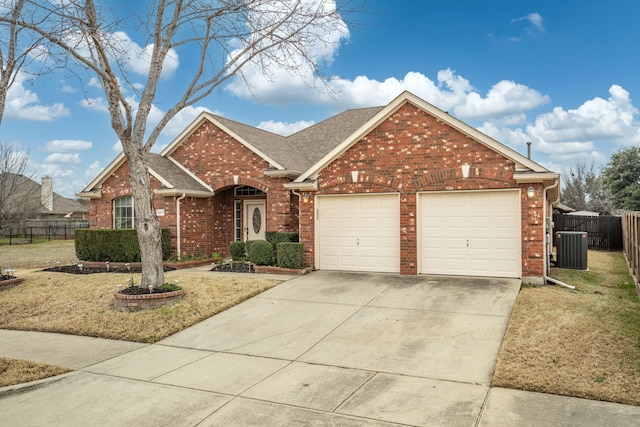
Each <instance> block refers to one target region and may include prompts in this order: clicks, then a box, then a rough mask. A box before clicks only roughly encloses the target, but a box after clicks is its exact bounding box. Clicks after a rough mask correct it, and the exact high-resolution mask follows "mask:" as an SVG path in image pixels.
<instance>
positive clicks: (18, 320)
mask: <svg viewBox="0 0 640 427" xmlns="http://www.w3.org/2000/svg"><path fill="white" fill-rule="evenodd" d="M46 260H60V261H61V262H62V264H63V265H67V264H74V263H75V262H77V260H76V258H75V249H74V245H73V241H66V242H51V243H42V244H35V245H19V246H18V245H16V246H2V248H1V249H0V266H1V267H2V268H7V267H12V268H15V269H16V275H18V276H19V277H22V278H24V282H22V283H20V284H19V285H17V286H14V287H12V288H9V289H5V290H2V291H0V328H3V329H15V330H31V331H43V332H59V333H64V334H73V335H85V336H94V337H102V338H112V339H120V340H129V341H138V342H147V343H151V342H156V341H158V340H160V339H162V338H165V337H167V336H169V335H172V334H174V333H176V332H178V331H180V330H182V329H184V328H186V327H188V326H191V325H193V324H195V323H197V322H199V321H201V320H204V319H206V318H208V317H211V316H213V315H214V314H216V313H219V312H221V311H223V310H226V309H227V308H229V307H232V306H234V305H236V304H238V303H240V302H242V301H244V300H246V299H247V298H250V297H252V296H254V295H256V294H259V293H260V292H263V291H265V290H267V289H269V288H271V287H273V286H275V285H277V284H278V283H280V282H281V281H280V280H277V278H275V277H274V279H273V280H266V279H262V278H256V277H255V276H251V275H246V276H231V275H223V274H218V273H210V272H207V271H198V272H194V271H192V270H177V271H172V272H169V273H168V274H167V282H169V283H173V281H174V280H176V279H178V280H180V286H181V287H182V288H183V290H184V298H183V299H182V301H180V302H178V303H176V304H173V305H170V306H165V307H161V308H158V309H154V310H147V311H139V312H135V313H121V312H118V311H115V309H114V308H113V293H114V292H115V290H116V285H117V284H118V283H122V284H126V283H127V279H129V278H130V277H133V279H134V281H135V282H136V283H140V275H139V274H138V275H136V274H134V275H129V274H117V273H104V274H91V275H84V274H82V275H76V274H65V273H57V272H45V271H42V270H33V267H44V266H45V261H46ZM125 286H126V285H125ZM62 372H66V370H61V368H58V367H50V366H48V365H39V364H35V363H31V362H25V361H17V360H14V359H0V387H1V386H5V385H12V384H18V383H22V382H26V381H33V380H35V379H41V378H46V377H48V376H52V375H59V374H60V373H62Z"/></svg>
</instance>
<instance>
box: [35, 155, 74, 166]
mask: <svg viewBox="0 0 640 427" xmlns="http://www.w3.org/2000/svg"><path fill="white" fill-rule="evenodd" d="M44 163H45V164H47V163H52V164H56V165H79V164H80V163H82V161H81V160H80V154H78V153H52V154H49V155H48V156H47V158H46V159H44Z"/></svg>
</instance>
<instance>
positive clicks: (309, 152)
mask: <svg viewBox="0 0 640 427" xmlns="http://www.w3.org/2000/svg"><path fill="white" fill-rule="evenodd" d="M383 108H384V107H371V108H359V109H355V110H347V111H345V112H343V113H340V114H338V115H335V116H333V117H330V118H328V119H327V120H324V121H322V122H320V123H317V124H315V125H313V126H310V127H308V128H306V129H303V130H301V131H299V132H297V133H295V134H293V135H291V136H290V137H289V139H290V140H291V142H293V144H294V145H295V146H296V147H297V149H298V150H300V152H302V153H304V155H305V157H306V158H307V161H308V163H307V166H306V167H305V168H304V170H306V169H308V168H309V167H311V166H312V165H314V164H315V163H316V162H317V161H318V160H320V159H321V158H323V157H324V156H325V155H326V154H328V153H329V152H330V151H331V150H333V149H334V148H335V147H336V146H337V145H339V144H340V143H341V142H342V141H344V140H345V139H347V138H348V137H349V136H350V135H351V134H353V133H354V132H355V131H356V130H358V129H359V128H360V127H361V126H363V125H364V124H365V123H366V122H368V121H369V120H371V119H372V118H373V117H374V116H375V115H376V114H378V113H379V112H380V111H381V110H382V109H383Z"/></svg>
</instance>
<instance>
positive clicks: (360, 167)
mask: <svg viewBox="0 0 640 427" xmlns="http://www.w3.org/2000/svg"><path fill="white" fill-rule="evenodd" d="M148 164H149V173H150V175H151V177H152V186H153V189H154V194H155V196H154V200H153V203H154V207H155V208H156V213H157V215H158V216H159V218H160V220H161V222H162V225H163V227H166V228H169V229H170V230H171V231H172V234H173V237H174V248H175V250H176V252H177V253H179V254H183V255H184V254H193V253H197V252H201V253H204V254H208V253H212V252H219V253H221V254H225V255H226V254H228V252H229V243H230V242H232V241H234V240H254V239H259V238H263V236H264V232H265V230H270V231H271V230H272V231H296V230H297V231H299V232H300V240H301V242H303V243H304V245H305V259H306V261H307V263H308V264H309V265H313V266H315V267H316V268H319V269H327V270H353V271H377V272H395V273H401V274H421V273H424V274H447V275H473V276H492V277H520V278H523V280H526V281H529V282H533V283H540V282H542V280H543V277H544V274H545V271H546V267H547V263H548V254H549V250H550V248H549V247H548V245H547V244H546V243H545V242H546V241H547V237H546V236H547V233H550V232H551V230H548V229H547V227H548V226H549V224H550V217H551V214H552V204H553V203H557V201H558V195H559V174H557V173H554V172H551V171H549V170H547V169H546V168H544V167H542V166H541V165H539V164H537V163H535V162H534V161H532V160H530V159H529V158H528V157H526V156H523V155H521V154H519V153H517V152H515V151H513V150H512V149H510V148H508V147H506V146H505V145H503V144H501V143H499V142H497V141H495V140H494V139H491V138H490V137H488V136H486V135H484V134H482V133H481V132H479V131H477V130H476V129H474V128H472V127H471V126H469V125H467V124H465V123H463V122H461V121H460V120H458V119H456V118H454V117H452V116H450V115H449V114H447V113H446V112H444V111H442V110H439V109H438V108H436V107H434V106H433V105H431V104H429V103H427V102H425V101H424V100H422V99H420V98H418V97H416V96H414V95H413V94H411V93H408V92H405V93H403V94H401V95H400V96H399V97H397V98H396V99H395V100H393V101H392V102H391V103H389V104H388V105H386V106H383V107H374V108H363V109H354V110H348V111H345V112H343V113H341V114H338V115H336V116H334V117H331V118H329V119H327V120H325V121H323V122H320V123H318V124H316V125H313V126H311V127H309V128H307V129H304V130H302V131H300V132H298V133H296V134H294V135H291V136H288V137H283V136H279V135H275V134H272V133H270V132H266V131H263V130H260V129H256V128H254V127H251V126H248V125H244V124H241V123H238V122H235V121H232V120H229V119H226V118H223V117H219V116H215V115H212V114H208V113H203V114H201V115H200V116H199V117H198V118H197V119H196V120H195V121H194V122H193V123H192V124H191V125H190V126H189V127H188V128H186V129H185V130H184V131H183V132H182V133H181V134H180V135H179V136H178V137H177V138H176V139H175V140H174V141H173V142H172V143H171V144H170V145H169V146H167V147H166V148H165V149H164V150H163V151H162V152H161V153H160V154H150V155H149V158H148ZM130 195H131V190H130V188H129V185H128V168H127V164H126V161H125V158H124V155H123V154H120V155H119V156H118V157H116V159H115V160H114V161H113V162H112V163H111V164H110V165H109V166H108V167H107V168H106V169H105V170H104V171H103V172H102V173H101V174H100V175H99V176H98V177H96V179H95V180H94V181H92V182H91V183H90V184H89V185H88V187H87V188H86V189H85V190H84V191H83V192H82V193H81V194H79V196H82V197H89V198H90V199H91V207H90V213H89V217H90V222H91V227H102V228H112V227H131V226H133V220H134V217H135V213H134V212H133V208H132V206H133V205H132V201H131V197H130Z"/></svg>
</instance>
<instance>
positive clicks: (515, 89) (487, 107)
mask: <svg viewBox="0 0 640 427" xmlns="http://www.w3.org/2000/svg"><path fill="white" fill-rule="evenodd" d="M254 77H255V78H256V80H252V81H250V82H249V84H250V87H251V89H250V90H249V88H248V87H247V86H242V85H241V84H240V81H239V80H236V81H234V83H232V84H231V85H230V86H228V87H227V89H229V90H230V91H231V92H233V93H234V94H235V95H236V96H240V97H248V96H249V95H254V96H256V97H257V98H259V99H260V100H262V101H264V102H268V103H272V104H278V105H288V104H291V103H296V104H304V103H307V104H324V105H333V106H334V109H335V110H344V109H348V108H362V107H371V106H378V105H385V104H387V103H389V102H390V101H391V100H392V99H393V98H395V97H396V96H398V95H399V94H400V93H402V92H403V91H405V90H407V91H410V92H412V93H414V94H415V95H417V96H419V97H421V98H422V99H424V100H426V101H427V102H429V103H431V104H433V105H435V106H436V107H438V108H440V109H442V110H444V111H451V112H452V113H455V115H456V116H458V117H459V118H461V119H462V120H480V119H488V118H503V120H505V121H506V122H510V123H514V122H516V121H517V122H523V121H524V120H525V117H524V116H523V113H524V112H525V111H528V110H531V109H534V108H537V107H539V106H541V105H543V104H545V103H548V102H549V100H550V98H549V97H548V96H547V95H543V94H541V93H540V92H538V91H536V90H534V89H531V88H529V87H527V86H525V85H522V84H518V83H515V82H513V81H509V80H502V81H499V82H498V83H496V84H495V85H493V87H492V88H491V89H490V90H489V91H488V92H487V94H486V95H484V96H483V95H481V94H480V93H479V92H477V91H476V89H475V88H474V87H473V86H472V85H471V84H470V83H469V81H468V80H467V79H465V78H464V77H462V76H460V75H458V74H456V73H455V71H453V70H451V69H444V70H440V71H439V72H438V74H437V79H436V80H435V81H434V80H431V79H430V78H429V77H427V76H425V75H424V74H422V73H418V72H408V73H407V74H406V75H405V76H404V78H402V79H397V78H395V77H390V78H388V79H386V80H384V81H378V80H373V79H370V78H368V77H366V76H358V77H356V78H355V79H353V80H348V79H344V78H339V77H335V78H333V79H331V81H330V82H328V83H329V85H330V88H327V87H322V86H321V85H322V83H320V82H317V83H316V87H317V88H319V89H318V90H311V89H310V88H309V87H308V86H307V85H306V83H305V82H303V81H302V80H301V79H300V78H298V77H297V76H295V75H293V74H291V73H289V72H287V71H286V70H279V71H278V78H277V79H273V80H271V81H267V80H264V79H263V78H262V77H261V76H254Z"/></svg>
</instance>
